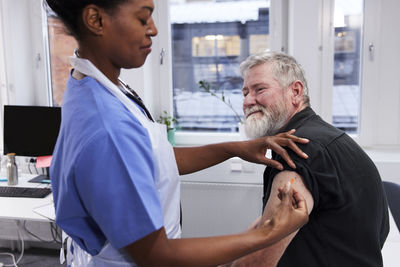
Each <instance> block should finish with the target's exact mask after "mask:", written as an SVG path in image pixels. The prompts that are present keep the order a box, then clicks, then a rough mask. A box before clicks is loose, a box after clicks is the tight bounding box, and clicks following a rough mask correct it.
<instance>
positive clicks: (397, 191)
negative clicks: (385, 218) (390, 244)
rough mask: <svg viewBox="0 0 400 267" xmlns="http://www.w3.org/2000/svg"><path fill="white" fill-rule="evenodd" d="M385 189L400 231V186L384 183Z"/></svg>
mask: <svg viewBox="0 0 400 267" xmlns="http://www.w3.org/2000/svg"><path fill="white" fill-rule="evenodd" d="M383 187H384V188H385V191H386V197H387V200H388V204H389V208H390V211H391V212H392V215H393V219H394V221H395V222H396V225H397V229H399V231H400V185H398V184H395V183H392V182H387V181H383Z"/></svg>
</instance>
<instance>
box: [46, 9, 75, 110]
mask: <svg viewBox="0 0 400 267" xmlns="http://www.w3.org/2000/svg"><path fill="white" fill-rule="evenodd" d="M46 13H47V32H48V40H49V44H48V45H49V53H50V57H49V58H50V73H51V81H50V84H51V90H52V95H53V105H54V106H61V104H62V99H63V96H64V91H65V86H66V85H67V81H68V78H69V73H70V70H71V68H72V67H71V65H70V63H69V57H70V56H71V55H72V54H73V53H74V49H75V48H77V47H78V44H77V42H76V40H75V39H74V38H73V37H72V36H70V35H68V34H67V30H66V29H65V26H64V24H62V22H61V21H60V20H58V19H57V18H56V17H55V15H54V13H53V12H52V11H51V10H47V12H46Z"/></svg>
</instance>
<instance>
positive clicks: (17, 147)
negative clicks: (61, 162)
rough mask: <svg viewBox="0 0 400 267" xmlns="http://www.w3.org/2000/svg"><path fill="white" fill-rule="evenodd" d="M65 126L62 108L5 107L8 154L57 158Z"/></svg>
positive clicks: (5, 140)
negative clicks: (55, 150) (55, 155)
mask: <svg viewBox="0 0 400 267" xmlns="http://www.w3.org/2000/svg"><path fill="white" fill-rule="evenodd" d="M60 124H61V108H60V107H39V106H8V105H5V106H4V125H3V126H4V128H3V129H4V136H3V137H4V140H3V141H4V142H3V144H4V154H5V155H6V154H8V153H16V155H17V156H27V157H39V156H49V155H52V154H53V149H54V146H55V144H56V141H57V137H58V131H59V129H60Z"/></svg>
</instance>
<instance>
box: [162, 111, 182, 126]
mask: <svg viewBox="0 0 400 267" xmlns="http://www.w3.org/2000/svg"><path fill="white" fill-rule="evenodd" d="M157 122H159V123H162V124H165V125H166V126H167V130H171V129H174V123H178V121H177V120H176V119H175V118H174V117H172V116H170V115H168V112H166V111H165V110H164V112H163V115H161V116H160V118H159V119H158V120H157Z"/></svg>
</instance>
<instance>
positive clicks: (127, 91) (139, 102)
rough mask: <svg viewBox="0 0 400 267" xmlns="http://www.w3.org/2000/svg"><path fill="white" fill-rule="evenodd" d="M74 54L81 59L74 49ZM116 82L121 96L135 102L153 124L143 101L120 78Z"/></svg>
mask: <svg viewBox="0 0 400 267" xmlns="http://www.w3.org/2000/svg"><path fill="white" fill-rule="evenodd" d="M74 54H75V55H76V57H78V58H81V57H80V55H79V51H78V49H75V51H74ZM118 82H119V83H120V85H121V86H118V88H119V89H120V90H121V92H122V93H123V94H125V95H126V96H127V97H128V98H129V99H131V100H132V101H133V102H135V103H136V104H137V105H138V106H139V107H141V108H142V109H143V111H144V112H145V114H146V116H147V118H148V119H149V120H151V121H153V122H154V119H153V117H152V116H151V114H150V112H149V110H148V109H147V108H146V106H145V105H144V102H143V100H142V99H141V98H140V97H139V95H138V94H137V93H136V92H135V91H134V90H133V89H132V88H131V87H130V86H129V85H128V84H126V83H125V82H123V81H122V80H121V79H120V78H118Z"/></svg>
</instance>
